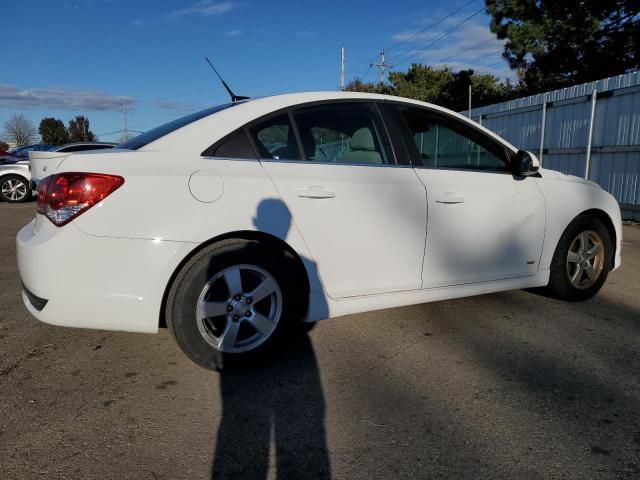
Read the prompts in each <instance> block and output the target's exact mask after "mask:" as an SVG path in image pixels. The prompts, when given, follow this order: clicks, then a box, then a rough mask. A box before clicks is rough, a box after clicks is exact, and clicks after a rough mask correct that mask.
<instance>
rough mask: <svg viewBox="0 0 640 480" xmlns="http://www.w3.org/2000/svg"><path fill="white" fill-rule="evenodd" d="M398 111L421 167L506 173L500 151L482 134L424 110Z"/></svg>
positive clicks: (402, 108)
mask: <svg viewBox="0 0 640 480" xmlns="http://www.w3.org/2000/svg"><path fill="white" fill-rule="evenodd" d="M398 108H399V109H400V112H401V114H402V116H403V118H404V120H405V122H406V124H407V126H408V127H409V130H410V131H411V135H412V136H413V140H414V142H415V145H416V147H417V149H418V153H419V156H420V162H421V165H422V166H424V167H429V168H447V169H448V168H452V169H468V170H488V171H506V170H507V167H506V163H505V160H506V156H505V154H504V151H503V149H502V148H501V147H500V146H499V145H497V144H495V143H494V142H492V141H491V140H490V139H489V138H486V137H484V136H483V135H482V133H481V132H478V131H475V130H473V129H471V128H470V127H468V126H466V125H464V124H463V123H460V122H457V121H455V119H449V118H446V117H445V116H443V115H439V114H437V113H433V112H430V111H428V110H425V109H421V108H416V107H408V106H399V107H398Z"/></svg>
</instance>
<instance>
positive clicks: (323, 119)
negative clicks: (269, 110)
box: [293, 102, 392, 165]
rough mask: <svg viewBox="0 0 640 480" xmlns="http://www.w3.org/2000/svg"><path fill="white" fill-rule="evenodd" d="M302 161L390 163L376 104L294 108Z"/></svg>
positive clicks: (360, 103) (363, 163)
mask: <svg viewBox="0 0 640 480" xmlns="http://www.w3.org/2000/svg"><path fill="white" fill-rule="evenodd" d="M293 116H294V119H295V122H296V126H297V128H298V133H299V135H300V143H301V144H302V148H303V150H304V157H305V160H311V161H319V162H335V163H348V164H361V165H383V164H388V163H392V162H391V160H390V158H391V157H390V154H389V147H388V142H387V138H386V135H385V134H384V130H383V128H382V125H381V123H380V120H379V117H378V114H377V111H376V109H375V106H374V105H373V104H370V103H363V102H354V103H348V102H337V103H331V104H326V105H318V106H314V107H306V108H301V109H298V110H294V112H293Z"/></svg>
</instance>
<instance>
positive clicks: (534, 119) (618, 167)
mask: <svg viewBox="0 0 640 480" xmlns="http://www.w3.org/2000/svg"><path fill="white" fill-rule="evenodd" d="M470 114H471V118H472V119H473V120H475V121H477V122H479V123H481V124H482V125H484V126H485V127H487V128H489V129H491V130H493V131H494V132H496V133H497V134H498V135H500V136H502V137H504V138H506V139H507V140H509V141H510V142H511V143H513V144H514V145H516V146H517V147H519V148H522V149H525V150H531V151H533V152H535V153H536V154H538V156H539V158H540V161H541V162H542V164H543V165H544V167H545V168H550V169H553V170H559V171H561V172H564V173H568V174H571V175H578V176H581V177H585V178H588V179H589V180H592V181H594V182H597V183H599V184H600V185H601V186H602V187H603V188H604V189H606V190H607V191H608V192H610V193H611V194H612V195H613V196H614V197H615V198H616V199H617V200H618V202H619V203H620V207H621V210H622V215H623V218H625V219H629V220H640V72H632V73H628V74H625V75H620V76H617V77H610V78H605V79H603V80H598V81H597V82H590V83H585V84H582V85H576V86H574V87H570V88H563V89H561V90H554V91H552V92H546V93H541V94H538V95H533V96H530V97H525V98H519V99H517V100H512V101H510V102H504V103H497V104H494V105H489V106H486V107H480V108H475V109H472V110H471V112H470Z"/></svg>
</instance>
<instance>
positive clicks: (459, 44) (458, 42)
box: [387, 16, 514, 79]
mask: <svg viewBox="0 0 640 480" xmlns="http://www.w3.org/2000/svg"><path fill="white" fill-rule="evenodd" d="M464 18H466V17H464V16H463V17H451V18H449V19H447V20H445V21H444V22H443V24H442V25H441V26H440V27H441V28H442V30H439V31H431V32H419V33H418V34H417V35H416V37H415V38H411V37H412V35H415V34H416V31H403V32H400V33H397V34H395V35H393V36H392V38H393V39H394V40H396V41H406V43H405V44H403V45H400V46H398V48H397V50H391V51H390V52H389V54H388V57H387V58H388V62H389V63H391V64H396V65H399V68H405V67H406V66H407V65H408V64H410V63H424V64H428V65H432V66H436V67H440V66H449V67H451V68H453V69H455V70H459V69H466V68H472V69H474V70H475V71H477V72H478V73H489V74H492V75H495V76H497V77H499V78H501V79H505V78H513V77H514V74H513V72H512V71H511V70H510V69H509V67H508V65H507V63H506V61H505V62H504V64H502V65H501V64H500V63H501V62H502V52H503V50H504V40H499V39H498V38H496V36H495V35H494V34H493V33H492V32H491V30H490V29H489V26H488V25H484V24H482V23H479V22H478V21H470V22H468V23H465V24H463V25H461V26H460V27H459V28H458V29H457V30H454V31H451V32H450V33H449V34H448V35H446V36H444V37H443V38H442V39H441V40H438V41H436V42H434V43H433V44H432V45H429V44H430V43H431V42H433V41H434V40H435V39H436V38H438V36H440V35H441V34H443V33H444V32H446V31H447V29H448V28H451V27H453V26H455V25H457V24H459V23H460V22H461V21H462V20H464ZM424 45H428V46H427V48H423V46H424ZM405 50H406V53H402V52H403V51H405ZM394 56H395V58H394ZM496 63H497V64H498V65H494V64H496ZM487 65H491V66H487Z"/></svg>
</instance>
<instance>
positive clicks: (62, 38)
mask: <svg viewBox="0 0 640 480" xmlns="http://www.w3.org/2000/svg"><path fill="white" fill-rule="evenodd" d="M483 4H484V2H483V0H449V1H443V0H432V1H428V0H427V1H425V0H422V1H416V0H396V1H395V2H393V3H389V2H384V3H383V2H380V6H379V7H377V6H376V4H375V3H374V2H371V1H359V0H351V1H344V0H343V1H330V0H325V1H324V2H304V1H258V0H201V1H198V0H195V1H193V0H184V1H179V0H157V1H152V0H41V1H35V0H20V1H14V0H3V6H2V12H3V15H2V17H3V22H2V23H3V28H2V33H3V38H4V41H3V42H2V46H1V47H0V54H1V56H2V59H3V64H4V67H3V68H2V75H1V76H0V126H1V125H2V124H4V122H5V120H6V119H7V118H8V117H9V116H10V115H11V114H13V113H23V114H25V115H26V116H27V117H28V118H29V119H30V120H32V121H33V122H34V124H36V126H37V125H38V123H39V122H40V120H41V119H42V118H43V117H45V116H53V117H56V118H60V119H62V120H63V121H64V122H65V123H67V122H68V120H69V119H71V118H73V117H74V116H75V115H78V114H84V115H86V116H88V117H89V119H90V121H91V129H92V131H93V132H94V133H96V134H97V135H98V136H99V137H100V139H101V140H111V141H117V140H118V138H119V135H120V133H119V132H117V131H118V130H120V129H122V128H123V126H124V115H123V109H124V106H125V105H126V106H127V109H128V114H127V120H128V128H129V129H132V130H140V131H144V130H147V129H149V128H152V127H154V126H157V125H159V124H161V123H164V122H166V121H169V120H171V119H173V118H176V117H179V116H182V115H184V114H186V113H189V112H191V111H194V110H199V109H201V108H204V107H207V106H210V105H213V104H218V103H223V102H225V101H226V100H227V99H228V97H227V95H226V93H225V92H224V91H223V90H222V87H221V86H220V84H219V83H218V81H217V79H216V78H215V77H214V76H213V72H212V71H211V70H210V68H209V66H208V65H207V64H206V63H205V61H204V56H205V55H206V56H208V57H209V58H211V59H212V61H213V62H214V64H215V65H216V67H217V68H218V70H219V71H220V72H221V73H222V74H223V76H224V78H225V79H226V81H227V83H229V84H230V85H231V87H232V88H233V89H234V90H235V93H236V94H239V95H248V96H262V95H270V94H277V93H284V92H289V91H304V90H334V89H337V88H338V86H339V66H340V47H342V46H344V47H345V48H346V57H347V62H346V79H347V80H349V79H352V78H354V77H360V78H362V77H364V78H365V80H376V79H377V78H378V74H377V70H376V69H375V67H374V68H370V67H369V64H370V63H371V61H372V60H375V59H376V55H377V54H378V52H379V51H380V50H381V49H383V48H387V49H389V50H388V53H387V61H388V62H389V63H391V64H393V65H396V67H394V68H395V69H397V70H406V69H407V68H408V66H409V65H410V64H411V62H422V63H429V64H435V65H439V64H442V63H445V64H448V65H450V66H452V67H453V68H462V67H472V68H475V69H476V70H479V71H481V72H482V73H492V74H494V75H496V76H498V77H501V78H505V77H506V76H509V75H510V73H509V70H508V68H507V65H506V63H505V62H504V61H503V60H502V59H501V55H500V54H501V50H502V47H501V45H502V43H501V42H500V41H498V40H496V39H495V38H494V37H493V35H492V34H491V33H490V31H489V27H488V26H489V17H488V15H486V13H485V12H484V11H481V12H478V11H479V10H480V9H482V7H483ZM474 14H475V15H474ZM448 15H450V16H449V17H448V18H445V19H444V20H442V19H443V18H444V17H447V16H448ZM440 20H442V21H440ZM465 20H466V21H465ZM438 21H440V23H438V24H437V25H435V26H432V25H434V24H435V23H436V22H438ZM0 130H2V129H1V128H0ZM111 132H115V133H111ZM0 135H1V134H0Z"/></svg>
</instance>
